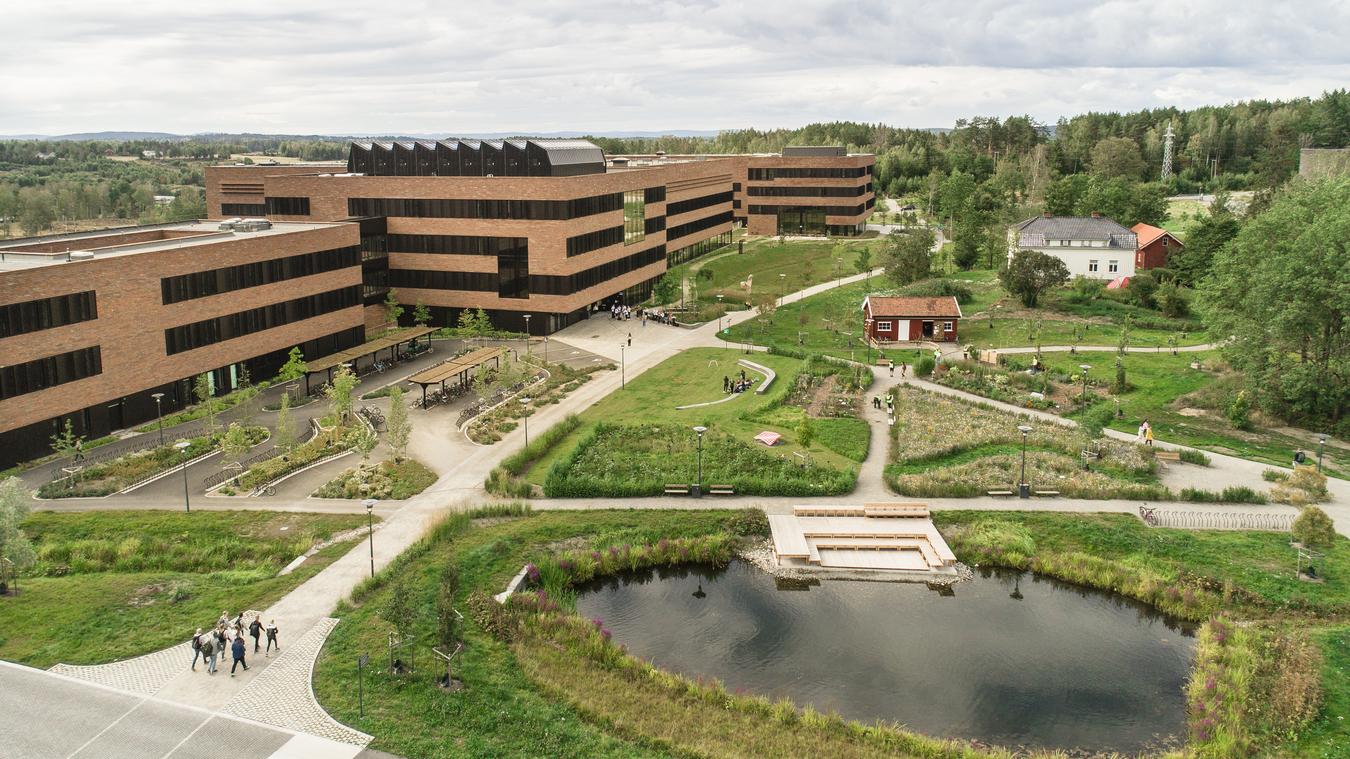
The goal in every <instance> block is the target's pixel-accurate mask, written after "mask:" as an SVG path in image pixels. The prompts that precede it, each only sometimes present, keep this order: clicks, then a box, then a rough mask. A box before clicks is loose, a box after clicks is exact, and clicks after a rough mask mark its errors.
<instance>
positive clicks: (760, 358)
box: [526, 348, 855, 485]
mask: <svg viewBox="0 0 1350 759" xmlns="http://www.w3.org/2000/svg"><path fill="white" fill-rule="evenodd" d="M742 357H744V354H742V353H741V352H739V351H735V350H729V349H719V348H696V349H694V350H689V351H685V352H683V353H681V354H679V355H677V356H673V357H671V358H669V359H666V360H665V361H663V362H661V364H659V365H657V366H655V367H653V368H652V369H649V370H647V371H646V372H643V373H642V374H641V375H640V376H638V377H637V378H635V379H633V380H632V381H630V382H628V383H627V386H626V387H625V388H624V389H622V390H619V391H617V392H614V393H611V394H610V395H608V396H606V397H605V398H604V400H602V401H600V402H599V403H597V404H595V405H594V406H592V407H591V408H589V409H587V410H586V411H584V412H583V413H582V414H581V415H580V417H581V420H582V424H581V425H580V426H579V427H578V428H577V429H576V430H574V431H573V432H572V433H571V434H569V435H568V436H567V437H565V438H563V440H562V441H561V442H559V443H558V445H556V446H554V447H553V448H552V449H551V450H550V451H549V452H548V453H547V454H545V455H544V456H543V457H542V458H540V459H539V460H538V461H537V462H536V463H535V465H534V466H533V467H531V468H530V470H529V471H528V472H527V473H526V479H527V480H528V481H530V482H533V483H535V484H539V485H542V484H543V483H544V479H545V477H546V476H547V474H548V471H549V468H550V467H552V466H553V463H554V462H555V461H557V460H558V459H560V458H562V457H564V456H565V455H567V454H568V453H569V452H570V451H571V450H572V449H573V448H575V447H576V446H577V444H578V443H579V442H580V441H582V440H583V439H584V438H586V437H587V436H588V435H589V434H591V433H592V431H593V429H594V428H595V425H596V423H597V422H605V423H607V424H611V425H635V424H643V425H676V426H681V427H683V428H685V429H689V430H690V432H689V437H690V439H691V440H692V439H693V438H694V433H693V432H692V428H693V427H694V426H695V425H703V426H705V427H708V428H709V429H710V430H711V431H712V434H717V433H727V434H730V435H732V436H734V437H736V438H737V439H738V440H741V441H746V442H749V441H751V439H752V438H753V437H754V436H755V435H757V434H759V433H760V432H763V431H765V430H772V431H774V432H778V433H780V434H782V435H783V436H784V439H783V440H782V441H780V442H779V444H778V445H777V446H775V447H774V448H773V449H772V451H773V453H774V454H775V455H782V456H785V457H788V458H789V459H790V458H792V454H793V452H797V451H806V452H809V454H810V456H811V457H812V458H813V459H814V460H815V462H816V463H817V464H822V465H825V466H828V467H833V468H836V469H846V468H849V467H852V466H855V464H854V462H852V461H850V460H849V459H848V458H847V457H845V456H842V455H840V454H838V453H835V452H833V451H831V450H829V449H828V448H826V447H825V444H824V442H822V441H821V440H819V439H818V440H815V441H813V442H812V444H811V445H810V446H808V447H806V448H803V447H802V446H801V445H800V444H799V442H798V441H797V440H796V432H795V431H794V430H792V429H788V428H787V427H782V426H775V425H774V424H772V423H769V422H765V421H754V422H751V421H747V420H745V419H743V418H742V417H743V415H749V414H753V413H755V412H756V411H759V410H762V409H764V408H765V407H766V406H768V405H770V404H771V403H773V402H774V401H776V400H778V399H780V398H783V397H784V396H786V395H787V393H788V390H789V384H790V383H791V381H792V378H793V376H794V375H795V374H796V373H797V372H798V371H799V370H800V369H801V368H802V366H803V362H802V361H800V360H798V359H794V358H787V357H785V356H770V355H766V354H763V353H756V354H755V355H753V356H751V357H750V359H751V360H752V361H754V362H755V363H757V364H760V365H763V366H767V367H769V368H771V369H773V370H774V371H775V372H777V374H778V378H777V379H776V380H774V383H773V385H772V386H771V387H770V389H769V390H768V392H766V393H765V394H764V395H756V394H755V393H754V392H747V393H742V394H740V395H737V396H735V398H734V399H733V400H731V401H728V402H726V403H719V404H717V405H715V406H704V407H702V408H693V409H686V410H683V411H679V410H676V408H675V407H676V406H677V405H686V404H692V403H702V402H706V401H713V400H717V399H719V398H724V397H726V396H724V395H723V393H722V378H723V377H724V376H737V375H738V374H739V372H740V370H741V369H742V367H741V366H740V365H738V364H737V363H736V361H737V359H740V358H742ZM746 374H747V376H755V373H754V372H752V371H750V370H746ZM753 445H756V446H758V445H759V444H758V443H753ZM764 450H765V451H766V452H768V451H769V449H767V448H766V449H764ZM689 479H691V478H689V477H688V476H682V477H678V478H676V479H672V480H671V481H672V482H684V481H686V480H689Z"/></svg>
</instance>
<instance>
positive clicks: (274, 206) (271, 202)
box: [263, 198, 309, 216]
mask: <svg viewBox="0 0 1350 759" xmlns="http://www.w3.org/2000/svg"><path fill="white" fill-rule="evenodd" d="M263 205H265V206H266V207H267V214H268V215H269V216H270V215H272V214H276V215H278V216H309V198H263Z"/></svg>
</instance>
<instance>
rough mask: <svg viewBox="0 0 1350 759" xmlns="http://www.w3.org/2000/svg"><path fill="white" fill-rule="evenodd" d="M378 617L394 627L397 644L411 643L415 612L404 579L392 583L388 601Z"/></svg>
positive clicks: (415, 618)
mask: <svg viewBox="0 0 1350 759" xmlns="http://www.w3.org/2000/svg"><path fill="white" fill-rule="evenodd" d="M380 616H381V617H384V620H385V621H386V622H388V623H389V624H391V625H393V626H394V631H395V632H397V633H398V638H399V642H401V643H404V644H407V643H411V642H412V633H413V626H414V625H415V624H416V623H417V610H416V609H415V608H413V598H412V590H411V589H410V588H409V587H408V581H407V580H406V579H403V578H399V580H398V581H397V582H395V583H394V588H393V590H392V591H390V593H389V600H388V601H387V602H385V605H384V608H383V609H381V610H380Z"/></svg>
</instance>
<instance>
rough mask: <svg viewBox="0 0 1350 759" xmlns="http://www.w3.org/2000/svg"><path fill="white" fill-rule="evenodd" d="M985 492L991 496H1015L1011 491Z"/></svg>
mask: <svg viewBox="0 0 1350 759" xmlns="http://www.w3.org/2000/svg"><path fill="white" fill-rule="evenodd" d="M985 492H986V493H988V494H989V495H1009V496H1010V495H1012V494H1013V492H1012V491H1011V490H986V491H985Z"/></svg>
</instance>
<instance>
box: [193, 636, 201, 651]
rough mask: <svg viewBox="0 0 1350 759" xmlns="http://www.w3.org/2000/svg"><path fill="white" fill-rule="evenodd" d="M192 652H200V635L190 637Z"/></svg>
mask: <svg viewBox="0 0 1350 759" xmlns="http://www.w3.org/2000/svg"><path fill="white" fill-rule="evenodd" d="M192 650H193V651H200V650H202V638H201V636H200V635H194V636H192Z"/></svg>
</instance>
